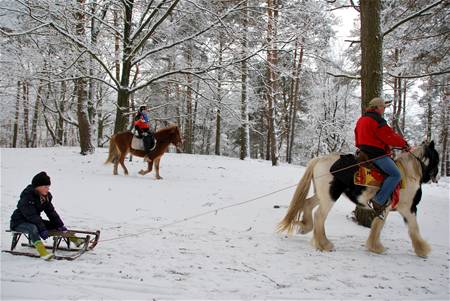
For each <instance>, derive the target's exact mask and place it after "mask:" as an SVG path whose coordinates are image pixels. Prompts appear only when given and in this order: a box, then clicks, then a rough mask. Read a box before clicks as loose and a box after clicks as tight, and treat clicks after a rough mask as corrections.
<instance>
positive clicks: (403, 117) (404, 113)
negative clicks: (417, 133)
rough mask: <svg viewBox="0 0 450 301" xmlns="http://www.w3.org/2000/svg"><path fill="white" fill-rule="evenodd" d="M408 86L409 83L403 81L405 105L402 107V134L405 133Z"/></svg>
mask: <svg viewBox="0 0 450 301" xmlns="http://www.w3.org/2000/svg"><path fill="white" fill-rule="evenodd" d="M407 84H408V81H407V80H406V79H405V80H404V81H403V105H402V118H401V119H402V122H401V125H400V128H401V130H402V133H404V132H405V123H406V119H405V117H406V86H407Z"/></svg>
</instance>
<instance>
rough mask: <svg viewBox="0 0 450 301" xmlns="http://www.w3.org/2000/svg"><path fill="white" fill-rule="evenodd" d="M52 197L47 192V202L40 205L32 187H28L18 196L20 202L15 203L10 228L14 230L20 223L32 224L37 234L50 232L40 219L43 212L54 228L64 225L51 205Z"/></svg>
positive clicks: (39, 198)
mask: <svg viewBox="0 0 450 301" xmlns="http://www.w3.org/2000/svg"><path fill="white" fill-rule="evenodd" d="M52 198H53V197H52V195H51V193H50V192H49V193H48V195H47V200H46V201H44V202H43V203H41V197H40V196H39V193H38V192H37V191H36V190H35V188H34V187H33V186H32V185H28V186H27V187H26V188H25V189H24V190H23V191H22V193H21V194H20V200H19V202H18V203H17V209H16V210H14V212H13V214H12V215H11V222H10V228H11V229H14V228H15V227H17V226H18V225H19V224H21V223H32V224H35V225H36V226H37V227H38V230H39V232H42V231H44V230H51V229H47V228H46V227H45V224H44V222H43V221H42V218H41V212H42V211H44V212H45V214H46V215H47V216H48V218H49V220H50V223H51V224H52V225H54V226H55V228H58V227H61V226H63V225H64V223H63V222H62V220H61V218H60V217H59V215H58V213H56V211H55V208H54V207H53V205H52V202H51V201H52Z"/></svg>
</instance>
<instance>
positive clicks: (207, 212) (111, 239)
mask: <svg viewBox="0 0 450 301" xmlns="http://www.w3.org/2000/svg"><path fill="white" fill-rule="evenodd" d="M297 184H298V183H297ZM297 184H294V185H290V186H287V187H284V188H281V189H278V190H275V191H272V192H269V193H266V194H263V195H260V196H258V197H255V198H252V199H249V200H246V201H242V202H239V203H234V204H231V205H227V206H223V207H220V208H216V209H211V210H208V211H205V212H202V213H198V214H195V215H192V216H189V217H185V218H182V219H179V220H176V221H174V222H171V223H167V224H164V225H162V226H160V227H152V228H144V231H141V232H137V233H131V234H124V235H121V236H117V237H113V238H109V239H103V240H101V241H100V242H106V241H113V240H118V239H122V238H127V237H133V236H139V235H142V234H145V233H147V232H150V231H154V230H158V229H164V228H167V227H170V226H173V225H176V224H180V223H184V222H187V221H190V220H193V219H196V218H199V217H202V216H205V215H208V214H211V213H216V214H217V212H219V211H222V210H225V209H229V208H232V207H237V206H241V205H244V204H247V203H250V202H254V201H256V200H259V199H262V198H265V197H268V196H270V195H273V194H276V193H279V192H281V191H284V190H288V189H290V188H292V187H295V186H297Z"/></svg>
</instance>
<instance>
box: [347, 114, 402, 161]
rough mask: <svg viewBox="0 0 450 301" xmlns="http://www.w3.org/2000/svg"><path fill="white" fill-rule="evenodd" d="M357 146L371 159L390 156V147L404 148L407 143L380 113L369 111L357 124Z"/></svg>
mask: <svg viewBox="0 0 450 301" xmlns="http://www.w3.org/2000/svg"><path fill="white" fill-rule="evenodd" d="M355 145H356V147H357V148H359V149H360V150H361V151H363V152H365V153H366V154H367V155H368V156H369V158H375V157H379V156H383V155H385V154H389V153H390V151H391V148H390V146H394V147H404V146H406V145H407V142H406V141H405V139H403V138H402V136H400V135H398V134H397V133H395V132H394V131H393V130H392V129H391V128H390V127H389V126H388V125H387V122H386V120H385V119H384V118H383V117H381V115H380V114H379V113H378V112H376V111H375V110H368V111H367V112H366V113H365V114H364V115H363V116H361V117H360V118H359V119H358V121H357V122H356V127H355Z"/></svg>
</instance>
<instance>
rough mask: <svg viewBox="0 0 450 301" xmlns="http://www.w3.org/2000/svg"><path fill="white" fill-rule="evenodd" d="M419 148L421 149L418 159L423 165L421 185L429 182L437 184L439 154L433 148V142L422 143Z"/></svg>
mask: <svg viewBox="0 0 450 301" xmlns="http://www.w3.org/2000/svg"><path fill="white" fill-rule="evenodd" d="M419 148H421V152H420V155H419V159H420V161H422V163H423V170H422V183H428V182H429V181H430V180H431V181H432V182H433V183H437V182H438V172H439V153H438V152H437V150H436V149H435V148H434V141H431V142H423V143H422V144H421V145H420V146H419Z"/></svg>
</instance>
